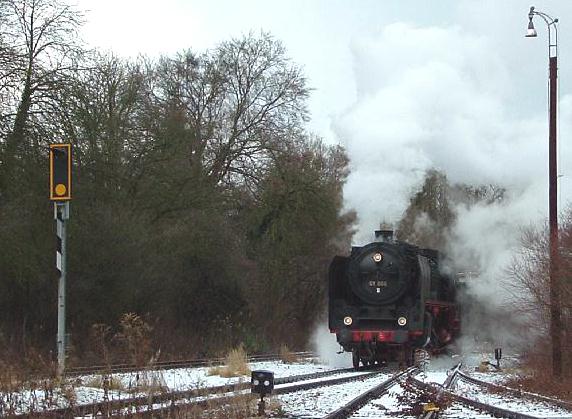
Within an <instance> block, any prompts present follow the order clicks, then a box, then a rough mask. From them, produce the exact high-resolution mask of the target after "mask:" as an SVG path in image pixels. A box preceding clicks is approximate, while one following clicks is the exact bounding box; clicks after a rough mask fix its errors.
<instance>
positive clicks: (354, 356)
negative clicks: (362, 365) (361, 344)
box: [352, 349, 360, 371]
mask: <svg viewBox="0 0 572 419" xmlns="http://www.w3.org/2000/svg"><path fill="white" fill-rule="evenodd" d="M359 361H360V359H359V351H358V350H357V349H354V350H353V351H352V364H353V366H354V370H356V371H358V370H359Z"/></svg>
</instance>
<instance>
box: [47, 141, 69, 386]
mask: <svg viewBox="0 0 572 419" xmlns="http://www.w3.org/2000/svg"><path fill="white" fill-rule="evenodd" d="M71 172H72V164H71V144H51V145H50V200H52V201H53V202H54V218H55V220H56V234H57V243H58V245H57V250H56V268H57V271H58V273H59V283H58V334H57V349H58V375H62V374H63V372H64V370H65V362H66V338H65V337H66V256H67V252H66V250H67V249H66V221H67V220H68V219H69V214H70V210H69V208H70V207H69V201H70V200H71Z"/></svg>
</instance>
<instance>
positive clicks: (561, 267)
mask: <svg viewBox="0 0 572 419" xmlns="http://www.w3.org/2000/svg"><path fill="white" fill-rule="evenodd" d="M559 236H560V239H559V255H558V260H557V272H556V274H557V275H558V277H559V281H560V284H561V286H560V292H561V295H560V300H561V302H562V326H563V330H561V331H560V333H562V337H563V340H562V341H563V342H564V346H565V348H567V349H568V350H567V351H564V352H565V353H568V354H569V353H570V349H572V333H571V332H572V330H571V327H572V303H571V301H572V280H571V278H572V209H568V210H567V211H566V212H565V213H564V214H563V216H562V217H561V220H560V231H559ZM548 249H549V237H548V228H547V226H544V228H540V229H539V228H536V227H534V226H530V227H528V228H525V229H523V233H522V237H521V247H520V250H519V253H518V254H517V256H516V257H515V258H514V259H513V262H512V264H511V266H510V267H509V275H508V278H509V281H507V282H506V287H507V289H508V290H509V291H511V294H512V297H513V300H514V302H515V304H514V305H513V307H514V310H515V312H516V313H517V314H520V315H522V316H526V318H528V319H529V320H530V322H531V326H533V327H534V329H535V330H536V331H539V332H540V333H541V336H543V337H546V339H547V341H548V336H549V322H550V307H551V300H550V279H549V269H550V255H549V250H548ZM565 368H568V371H572V358H569V359H568V360H565Z"/></svg>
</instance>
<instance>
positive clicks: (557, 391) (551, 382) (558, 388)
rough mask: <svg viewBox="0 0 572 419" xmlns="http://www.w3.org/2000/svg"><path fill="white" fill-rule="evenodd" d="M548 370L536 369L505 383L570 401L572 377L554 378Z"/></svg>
mask: <svg viewBox="0 0 572 419" xmlns="http://www.w3.org/2000/svg"><path fill="white" fill-rule="evenodd" d="M549 371H550V370H547V371H537V372H535V373H534V374H533V375H530V376H526V377H519V378H515V379H512V380H510V381H508V382H507V383H506V384H505V385H507V386H508V387H512V388H516V389H522V390H524V391H528V392H530V393H537V394H542V395H544V396H549V397H556V398H558V399H561V400H566V401H569V402H572V378H571V377H563V378H561V379H560V380H555V379H554V378H553V377H552V376H551V374H550V372H549Z"/></svg>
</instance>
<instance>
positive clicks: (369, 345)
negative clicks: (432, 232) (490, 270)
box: [328, 230, 460, 369]
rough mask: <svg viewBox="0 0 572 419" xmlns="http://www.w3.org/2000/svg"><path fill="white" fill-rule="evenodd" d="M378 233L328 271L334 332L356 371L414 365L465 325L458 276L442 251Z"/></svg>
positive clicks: (329, 305)
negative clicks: (423, 353) (394, 363)
mask: <svg viewBox="0 0 572 419" xmlns="http://www.w3.org/2000/svg"><path fill="white" fill-rule="evenodd" d="M375 235H376V240H375V241H374V242H372V243H369V244H367V245H365V246H361V247H352V250H351V254H350V255H349V256H348V257H342V256H336V257H335V258H334V259H333V261H332V263H331V264H330V269H329V275H328V276H329V278H328V297H329V299H328V301H329V304H328V321H329V328H330V332H331V333H335V334H336V338H337V341H338V343H339V344H340V345H341V346H342V348H343V350H344V351H347V352H352V355H353V357H352V359H353V365H354V368H356V369H357V368H359V365H360V363H361V364H362V365H364V366H367V365H370V364H372V363H385V362H390V361H398V362H402V363H404V364H407V365H411V364H412V363H413V362H414V354H415V351H416V350H420V349H424V350H426V351H428V352H429V353H435V352H439V351H442V350H443V349H444V348H445V347H446V346H447V345H448V344H449V343H451V342H452V340H453V339H454V338H455V337H456V336H457V335H458V333H459V328H460V322H459V310H458V307H457V303H456V294H457V289H456V286H455V280H454V278H453V277H452V276H451V275H448V274H446V273H445V269H444V266H443V265H444V264H443V258H442V256H441V255H440V254H439V252H437V251H436V250H432V249H422V248H419V247H417V246H413V245H411V244H408V243H404V242H399V241H395V240H394V239H393V232H392V231H389V230H378V231H376V232H375Z"/></svg>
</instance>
